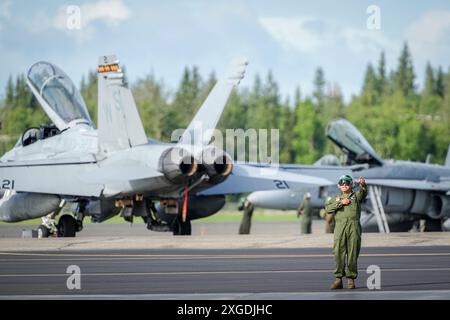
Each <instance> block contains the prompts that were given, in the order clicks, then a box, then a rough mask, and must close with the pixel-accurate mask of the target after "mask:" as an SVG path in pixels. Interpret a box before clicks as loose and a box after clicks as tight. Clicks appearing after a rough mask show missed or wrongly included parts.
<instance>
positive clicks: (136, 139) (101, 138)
mask: <svg viewBox="0 0 450 320" xmlns="http://www.w3.org/2000/svg"><path fill="white" fill-rule="evenodd" d="M97 71H98V145H99V152H100V153H108V152H113V151H117V150H122V149H128V148H132V147H135V146H138V145H142V144H146V143H147V142H148V141H147V136H146V135H145V131H144V127H143V125H142V122H141V119H140V117H139V113H138V111H137V108H136V104H135V102H134V98H133V95H132V93H131V90H130V89H129V88H127V87H126V84H125V82H124V75H123V73H122V72H121V69H120V67H119V61H118V60H117V58H116V56H115V55H110V56H101V57H100V58H99V63H98V69H97Z"/></svg>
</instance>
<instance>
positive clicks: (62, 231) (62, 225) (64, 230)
mask: <svg viewBox="0 0 450 320" xmlns="http://www.w3.org/2000/svg"><path fill="white" fill-rule="evenodd" d="M57 228H58V237H63V238H68V237H75V234H76V230H77V220H75V218H74V217H72V216H69V215H64V216H62V217H61V218H59V222H58V226H57Z"/></svg>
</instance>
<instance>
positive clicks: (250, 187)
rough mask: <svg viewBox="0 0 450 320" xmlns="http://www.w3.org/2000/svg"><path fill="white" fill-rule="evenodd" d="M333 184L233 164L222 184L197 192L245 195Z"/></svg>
mask: <svg viewBox="0 0 450 320" xmlns="http://www.w3.org/2000/svg"><path fill="white" fill-rule="evenodd" d="M332 184H334V183H333V182H332V181H330V180H328V179H324V178H320V177H313V176H309V175H304V174H299V173H290V172H286V171H284V170H279V169H276V168H270V167H266V168H258V167H255V166H251V165H244V164H235V165H234V166H233V172H232V173H231V175H230V176H229V177H228V178H227V179H226V180H225V181H224V182H222V183H220V184H218V185H216V186H214V187H211V188H209V189H207V190H204V191H201V192H199V194H200V195H216V194H229V193H246V192H253V191H260V190H261V191H262V190H280V189H295V190H297V189H300V188H305V187H320V186H327V185H332Z"/></svg>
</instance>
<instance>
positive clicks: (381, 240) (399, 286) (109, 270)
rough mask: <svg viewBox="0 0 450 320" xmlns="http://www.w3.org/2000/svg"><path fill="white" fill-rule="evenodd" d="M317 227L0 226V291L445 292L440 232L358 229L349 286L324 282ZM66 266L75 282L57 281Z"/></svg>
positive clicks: (449, 263)
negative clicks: (67, 230) (26, 229)
mask: <svg viewBox="0 0 450 320" xmlns="http://www.w3.org/2000/svg"><path fill="white" fill-rule="evenodd" d="M13 226H14V225H13ZM322 227H323V225H321V224H315V225H314V227H313V234H311V235H300V234H299V226H298V224H292V222H279V223H272V222H267V223H266V222H264V223H262V222H261V223H254V225H253V228H252V234H251V235H237V234H236V233H237V228H238V224H236V223H200V224H194V225H193V230H194V235H193V236H178V237H174V236H172V235H171V234H168V233H164V234H160V233H155V232H150V231H148V230H146V229H145V227H144V226H142V225H141V226H138V225H134V226H133V227H132V228H130V226H129V225H126V224H99V225H96V224H92V225H91V224H89V225H86V227H85V230H84V231H83V232H81V233H80V234H79V236H77V238H71V239H70V238H49V239H21V238H20V233H21V232H20V231H21V229H20V228H23V226H20V227H17V225H16V226H14V228H17V229H16V231H18V234H17V233H16V232H13V230H12V229H10V228H11V226H10V225H6V226H5V225H0V234H1V235H2V238H0V299H151V300H159V299H164V300H167V299H176V300H179V299H182V300H183V299H189V300H191V299H227V300H247V299H251V300H266V299H270V300H273V299H275V300H277V299H280V300H285V299H288V300H291V299H294V300H297V299H306V300H314V299H321V300H322V299H352V300H353V299H389V300H390V299H446V300H448V299H450V233H448V232H447V233H446V232H436V233H391V234H377V233H372V234H369V233H367V234H363V245H362V251H361V256H360V259H359V277H358V280H357V286H358V288H357V289H356V290H348V289H344V290H339V291H330V290H329V286H330V284H331V282H332V281H333V268H334V260H333V256H332V252H331V246H332V242H333V235H330V234H324V233H323V228H322ZM130 229H131V230H130ZM7 236H9V237H7ZM69 266H76V267H78V268H79V269H80V272H81V273H80V278H79V279H80V285H81V288H80V289H72V290H70V289H69V288H68V286H67V283H68V282H69V281H70V276H71V275H72V274H71V273H70V272H69V273H68V272H67V271H68V267H69ZM369 266H376V267H375V268H377V267H378V268H379V270H380V273H379V275H380V278H379V279H380V288H379V289H377V288H376V287H375V288H373V286H371V283H372V284H373V277H372V278H371V276H372V275H373V273H372V272H371V271H370V269H369V270H368V267H369ZM372 268H374V267H372ZM371 279H372V280H371ZM371 289H373V290H371Z"/></svg>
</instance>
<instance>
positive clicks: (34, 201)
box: [0, 192, 61, 222]
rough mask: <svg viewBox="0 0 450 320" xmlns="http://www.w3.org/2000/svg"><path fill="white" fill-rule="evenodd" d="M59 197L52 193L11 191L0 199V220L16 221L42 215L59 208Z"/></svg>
mask: <svg viewBox="0 0 450 320" xmlns="http://www.w3.org/2000/svg"><path fill="white" fill-rule="evenodd" d="M60 202H61V198H60V197H59V196H57V195H53V194H42V193H29V192H20V193H11V194H5V196H4V197H3V199H1V200H0V220H2V221H6V222H17V221H22V220H28V219H34V218H39V217H43V216H45V215H47V214H49V213H51V212H53V211H56V210H57V209H58V208H59V204H60Z"/></svg>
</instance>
